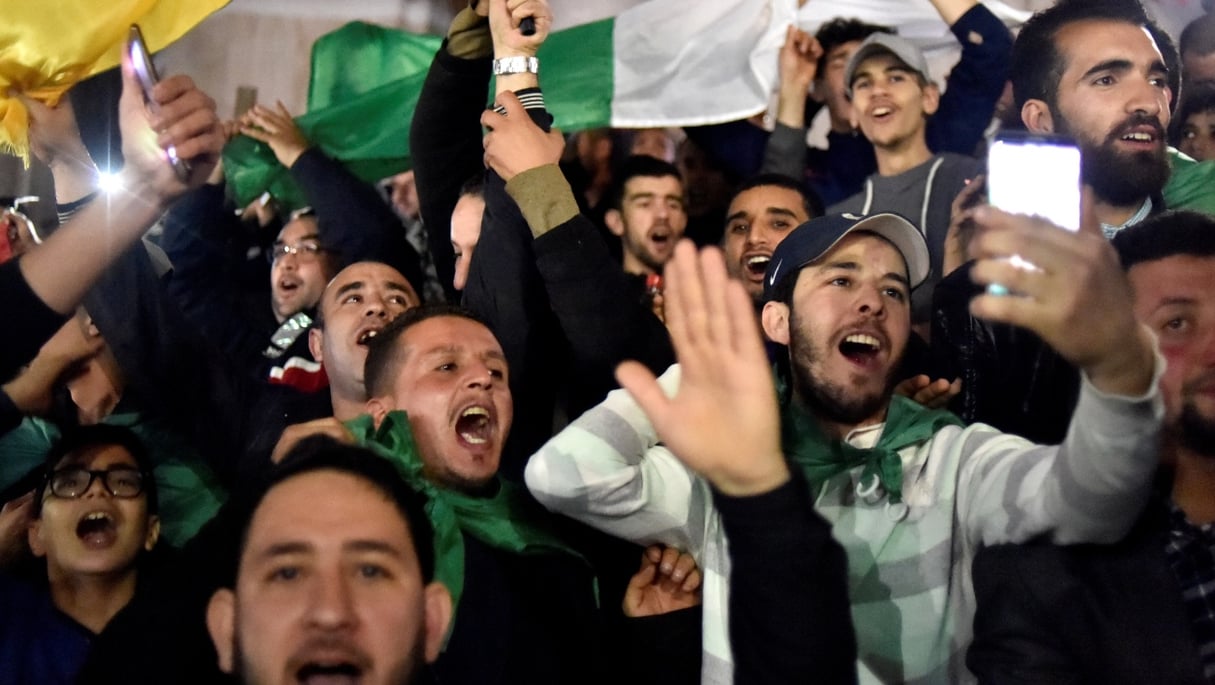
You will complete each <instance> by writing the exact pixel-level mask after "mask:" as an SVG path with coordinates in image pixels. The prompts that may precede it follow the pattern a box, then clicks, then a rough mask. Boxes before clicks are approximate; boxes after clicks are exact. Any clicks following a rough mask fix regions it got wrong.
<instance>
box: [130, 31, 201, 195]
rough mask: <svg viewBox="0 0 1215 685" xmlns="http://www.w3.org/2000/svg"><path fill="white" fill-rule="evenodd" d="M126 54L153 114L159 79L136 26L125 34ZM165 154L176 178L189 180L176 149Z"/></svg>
mask: <svg viewBox="0 0 1215 685" xmlns="http://www.w3.org/2000/svg"><path fill="white" fill-rule="evenodd" d="M127 54H129V55H130V57H131V66H132V67H133V68H134V71H135V78H136V79H138V80H139V85H140V88H142V89H143V101H144V103H145V104H146V105H147V106H148V108H149V109H151V110H152V111H153V112H155V111H156V110H157V109H158V107H157V105H156V102H155V101H154V100H153V99H152V88H153V87H155V86H156V83H157V81H159V80H160V77H159V76H157V75H156V65H154V64H152V55H151V53H149V52H148V44H147V43H145V42H144V40H143V32H141V31H140V30H139V25H138V24H131V30H130V32H128V33H127ZM165 153H166V154H168V156H169V163H170V164H172V165H173V171H174V172H176V173H177V178H179V179H181V180H183V181H184V180H186V179H187V178H189V176H190V165H189V164H188V163H186V161H185V160H184V159H180V158H179V157H178V156H177V148H176V147H174V146H172V145H170V146H169V147H168V148H166V149H165Z"/></svg>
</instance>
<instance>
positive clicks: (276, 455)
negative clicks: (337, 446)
mask: <svg viewBox="0 0 1215 685" xmlns="http://www.w3.org/2000/svg"><path fill="white" fill-rule="evenodd" d="M314 435H327V436H329V437H331V438H333V439H334V440H337V441H338V442H341V443H345V444H351V443H353V442H354V436H353V435H352V434H351V433H350V429H348V428H346V426H345V425H344V424H343V423H342V422H341V421H338V420H337V419H335V418H333V417H328V418H324V419H317V420H315V421H307V422H305V423H297V424H294V425H291V426H287V428H286V429H285V430H284V431H283V435H282V437H281V438H279V441H278V444H277V445H275V446H274V452H273V454H271V455H270V460H271V461H273V462H275V463H278V462H280V461H282V460H283V458H284V457H286V456H287V454H289V453H290V452H291V450H292V449H294V448H295V446H296V445H298V444H299V443H300V441H301V440H303V439H305V438H309V437H312V436H314Z"/></svg>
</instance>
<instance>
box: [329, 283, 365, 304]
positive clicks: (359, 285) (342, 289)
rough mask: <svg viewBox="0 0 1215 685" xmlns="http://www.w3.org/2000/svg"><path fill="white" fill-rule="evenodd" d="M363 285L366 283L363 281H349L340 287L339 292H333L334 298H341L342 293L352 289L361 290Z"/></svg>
mask: <svg viewBox="0 0 1215 685" xmlns="http://www.w3.org/2000/svg"><path fill="white" fill-rule="evenodd" d="M363 285H364V283H363V282H362V281H351V282H349V283H347V284H346V285H343V286H341V287H340V288H338V289H337V292H335V293H333V299H335V300H336V299H340V298H341V297H342V295H345V294H346V293H348V292H350V291H351V290H361V289H362V288H363Z"/></svg>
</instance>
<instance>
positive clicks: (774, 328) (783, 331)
mask: <svg viewBox="0 0 1215 685" xmlns="http://www.w3.org/2000/svg"><path fill="white" fill-rule="evenodd" d="M759 318H760V323H762V324H763V327H764V335H766V336H768V339H769V340H771V341H772V342H774V343H778V344H781V345H788V344H789V305H787V304H785V303H783V302H768V303H767V304H765V305H764V310H763V312H762V313H761V314H760V317H759Z"/></svg>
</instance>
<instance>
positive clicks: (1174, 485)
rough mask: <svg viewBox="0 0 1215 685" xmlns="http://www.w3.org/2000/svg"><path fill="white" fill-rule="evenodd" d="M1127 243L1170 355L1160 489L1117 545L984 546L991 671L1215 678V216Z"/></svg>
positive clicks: (1153, 229) (1133, 679)
mask: <svg viewBox="0 0 1215 685" xmlns="http://www.w3.org/2000/svg"><path fill="white" fill-rule="evenodd" d="M1114 245H1115V247H1116V248H1117V249H1118V251H1119V254H1120V256H1121V258H1122V263H1123V266H1124V267H1126V268H1127V273H1128V276H1129V278H1130V282H1131V286H1132V288H1133V290H1134V296H1135V312H1136V315H1137V316H1138V317H1139V320H1140V321H1142V322H1144V323H1146V324H1147V325H1148V326H1149V327H1151V328H1152V330H1154V331H1156V333H1157V335H1158V337H1159V340H1160V350H1161V352H1162V353H1163V355H1164V357H1165V359H1166V360H1168V370H1167V371H1166V372H1165V374H1164V376H1163V377H1162V378H1161V381H1160V387H1161V393H1162V394H1163V396H1164V403H1165V408H1166V413H1165V429H1164V433H1165V439H1164V441H1163V444H1162V446H1161V448H1160V470H1159V472H1158V476H1157V483H1156V485H1157V487H1156V492H1155V496H1154V497H1153V499H1152V501H1151V503H1150V504H1149V506H1148V509H1147V510H1146V511H1145V512H1144V514H1143V515H1142V516H1141V517H1140V519H1139V521H1138V523H1137V524H1136V526H1135V528H1134V529H1133V531H1132V532H1131V534H1130V535H1128V536H1127V538H1126V539H1124V540H1123V541H1122V542H1120V543H1119V544H1117V545H1113V546H1097V545H1085V546H1076V547H1056V546H1054V545H1050V544H1035V545H1027V546H1004V547H995V548H992V549H989V550H984V551H983V552H981V553H980V554H979V555H978V558H977V559H976V561H975V566H974V578H975V595H976V597H977V598H978V600H979V610H978V612H977V614H976V617H975V642H974V645H973V646H972V647H971V650H970V655H969V657H968V664H969V665H970V667H971V669H972V670H974V672H975V673H976V674H977V675H978V676H979V677H980V679H982V680H983V681H984V682H991V683H1043V682H1090V683H1098V682H1099V683H1143V682H1161V683H1163V682H1168V683H1194V684H1195V685H1197V684H1199V683H1207V682H1210V681H1211V679H1212V678H1213V677H1215V618H1213V617H1215V597H1213V596H1212V594H1211V591H1210V588H1211V587H1212V579H1213V578H1215V534H1213V532H1212V522H1215V221H1212V220H1211V219H1210V218H1209V217H1206V216H1204V215H1201V214H1196V213H1191V212H1177V213H1166V214H1162V215H1159V216H1156V217H1152V218H1151V219H1148V220H1147V221H1145V222H1143V223H1142V224H1139V225H1137V226H1134V227H1132V228H1128V229H1126V230H1125V231H1123V232H1121V233H1119V234H1118V236H1117V237H1115V238H1114Z"/></svg>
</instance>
